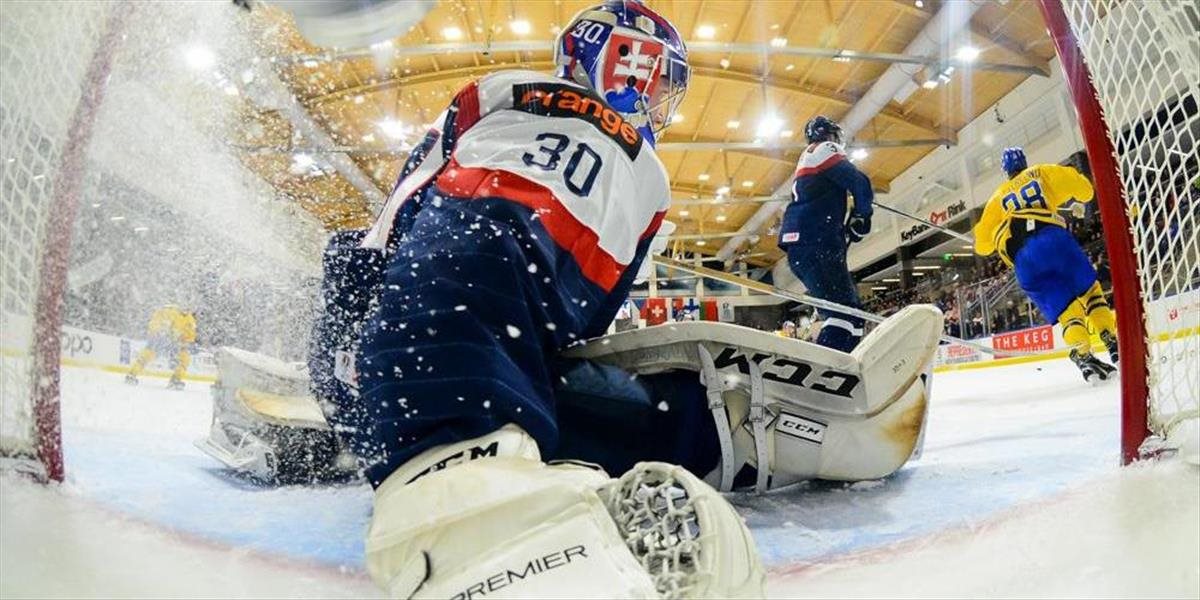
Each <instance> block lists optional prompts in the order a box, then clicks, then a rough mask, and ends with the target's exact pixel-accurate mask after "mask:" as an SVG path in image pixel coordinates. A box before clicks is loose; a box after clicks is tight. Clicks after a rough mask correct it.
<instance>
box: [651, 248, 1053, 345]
mask: <svg viewBox="0 0 1200 600" xmlns="http://www.w3.org/2000/svg"><path fill="white" fill-rule="evenodd" d="M654 262H655V263H658V264H660V265H662V266H664V267H670V268H672V269H679V270H680V271H687V272H688V273H692V274H695V275H700V276H703V277H707V278H709V279H716V280H717V281H724V282H725V283H730V284H733V285H737V286H741V287H744V288H746V289H748V290H754V291H756V292H762V293H764V294H769V295H772V296H776V297H778V298H784V299H787V300H791V301H793V302H799V303H801V304H807V305H809V306H815V307H817V308H823V309H825V310H832V311H837V312H840V313H844V314H848V315H854V316H856V317H859V318H861V319H863V320H865V321H870V322H872V323H882V322H884V321H885V320H886V317H881V316H879V315H877V314H875V313H873V312H867V311H865V310H862V309H860V308H852V307H849V306H845V305H842V304H838V303H837V302H830V301H829V300H822V299H820V298H814V297H812V296H809V295H808V294H799V293H796V292H789V291H787V290H785V289H782V288H777V287H775V286H773V285H770V284H767V283H763V282H761V281H754V280H753V279H748V278H745V277H738V276H737V275H730V274H729V273H725V272H724V271H718V270H716V269H710V268H708V267H700V266H696V265H689V264H687V263H685V262H682V261H678V260H675V259H673V258H669V257H666V256H655V257H654ZM941 339H942V340H945V341H947V342H953V343H955V344H961V345H963V346H966V347H968V348H972V349H974V350H978V351H980V352H983V353H985V354H991V355H993V356H996V357H1006V356H1032V355H1036V354H1049V353H1050V352H1054V350H1033V351H1030V350H996V349H995V348H991V347H988V346H985V345H983V344H980V343H977V342H972V341H970V340H964V339H962V338H957V337H954V336H952V335H942V338H941Z"/></svg>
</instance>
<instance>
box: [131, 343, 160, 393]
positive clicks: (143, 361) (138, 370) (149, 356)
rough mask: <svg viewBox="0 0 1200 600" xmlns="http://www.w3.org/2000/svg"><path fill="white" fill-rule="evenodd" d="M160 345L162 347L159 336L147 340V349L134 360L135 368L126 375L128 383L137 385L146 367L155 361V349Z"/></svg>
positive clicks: (132, 367)
mask: <svg viewBox="0 0 1200 600" xmlns="http://www.w3.org/2000/svg"><path fill="white" fill-rule="evenodd" d="M159 345H161V342H159V341H158V338H157V336H154V337H151V338H150V339H149V340H147V342H146V347H145V348H142V350H141V352H138V355H137V357H136V358H134V359H133V366H131V367H130V368H129V373H127V374H126V375H125V382H126V383H137V381H138V377H139V376H141V374H142V371H144V370H145V369H146V365H148V364H150V361H152V360H154V356H155V348H156V347H157V346H159Z"/></svg>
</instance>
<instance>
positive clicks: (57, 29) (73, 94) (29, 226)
mask: <svg viewBox="0 0 1200 600" xmlns="http://www.w3.org/2000/svg"><path fill="white" fill-rule="evenodd" d="M111 6H112V5H111V4H107V3H87V2H60V3H46V4H34V3H28V2H14V3H6V4H5V7H4V10H3V12H4V17H3V19H0V355H2V358H0V454H8V455H12V454H32V453H33V451H34V448H35V444H36V442H35V439H34V438H35V435H34V418H33V415H32V397H33V386H34V385H35V383H36V379H37V378H36V377H35V376H34V374H33V355H32V343H33V325H34V318H35V315H36V309H37V307H36V306H35V304H36V297H37V293H38V282H39V267H40V264H39V262H40V258H41V257H42V256H43V254H44V252H43V249H44V243H45V237H46V230H47V223H48V219H49V217H50V214H49V211H48V207H49V205H50V199H51V198H52V197H54V196H53V195H54V193H55V191H56V190H55V189H54V188H55V184H56V182H57V181H58V177H57V172H56V169H57V167H58V162H59V158H60V156H61V153H62V151H63V147H64V145H65V144H66V143H67V141H68V139H69V138H70V136H71V132H70V131H69V129H70V121H71V116H72V114H74V112H75V107H76V105H77V104H78V103H79V101H80V97H81V93H82V91H83V85H84V79H85V74H86V72H87V69H88V65H89V64H90V61H91V59H92V55H93V53H94V51H95V49H96V47H97V45H98V42H99V40H100V37H101V30H102V29H103V27H104V26H105V21H106V13H107V12H108V11H109V9H110V8H111ZM42 376H43V377H52V376H54V375H53V373H49V374H42Z"/></svg>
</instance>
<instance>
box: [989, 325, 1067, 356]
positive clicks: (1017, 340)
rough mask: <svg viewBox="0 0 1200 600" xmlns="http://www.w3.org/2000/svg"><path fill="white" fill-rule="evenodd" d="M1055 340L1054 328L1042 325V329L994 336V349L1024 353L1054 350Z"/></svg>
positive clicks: (1033, 328) (1022, 330) (1036, 328)
mask: <svg viewBox="0 0 1200 600" xmlns="http://www.w3.org/2000/svg"><path fill="white" fill-rule="evenodd" d="M1054 338H1055V336H1054V327H1053V326H1051V325H1042V326H1040V327H1032V328H1030V329H1021V330H1019V331H1011V332H1008V333H998V334H996V335H993V336H992V347H993V348H995V349H997V350H1018V351H1022V352H1028V351H1036V350H1053V349H1054V347H1055V343H1054V342H1055V339H1054Z"/></svg>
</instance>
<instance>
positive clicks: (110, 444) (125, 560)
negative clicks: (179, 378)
mask: <svg viewBox="0 0 1200 600" xmlns="http://www.w3.org/2000/svg"><path fill="white" fill-rule="evenodd" d="M163 383H164V382H163V381H160V380H153V379H148V380H146V381H145V382H144V383H143V384H142V386H140V387H136V388H131V387H127V386H125V385H124V384H123V383H122V382H121V378H120V376H119V375H114V374H110V373H103V372H98V371H88V370H73V369H68V370H67V371H66V372H65V374H64V401H63V419H64V442H65V446H66V459H67V470H68V479H67V481H66V482H65V483H64V484H62V485H61V486H57V487H51V488H45V487H42V486H38V485H34V484H31V483H29V482H26V481H23V480H18V479H14V478H11V477H10V478H5V479H3V480H0V489H2V493H0V596H3V597H14V596H256V597H262V596H270V597H278V596H310V597H313V596H315V597H333V596H355V597H362V596H369V595H373V594H375V593H376V592H375V590H374V588H373V587H372V586H371V584H370V582H369V580H368V579H367V578H366V575H365V574H364V573H363V569H362V536H363V528H364V527H365V524H366V520H367V518H368V514H369V510H370V493H369V491H368V490H367V489H366V488H365V487H363V486H357V485H348V486H337V487H326V488H310V487H289V488H282V489H265V488H259V487H255V486H252V485H248V484H246V483H244V482H241V481H239V480H237V479H236V478H231V477H229V476H228V475H227V474H226V473H224V472H223V471H222V470H221V469H219V468H218V465H217V464H216V463H215V462H213V461H212V460H210V459H208V457H206V456H204V455H203V454H201V453H200V452H199V451H198V450H196V449H195V448H194V447H193V446H192V441H193V440H194V439H195V438H198V437H200V436H202V435H204V434H205V432H206V430H207V427H208V420H209V418H210V400H209V396H208V390H207V386H206V385H201V384H192V385H191V386H190V387H189V389H187V390H185V391H183V392H168V391H166V390H164V389H163V388H162V385H163ZM1117 395H1118V393H1117V387H1116V385H1115V384H1109V385H1106V386H1102V387H1099V388H1090V387H1087V386H1086V385H1084V384H1083V382H1082V381H1081V380H1080V379H1079V376H1078V374H1077V373H1076V372H1075V370H1074V367H1073V366H1072V365H1070V363H1068V362H1066V361H1054V362H1040V363H1029V364H1025V365H1014V366H1009V367H1000V368H992V369H980V370H972V371H961V372H948V373H939V374H937V375H936V376H935V379H934V394H933V399H932V401H931V413H930V421H929V428H928V432H927V437H926V445H925V453H924V455H923V457H922V458H921V459H920V460H918V461H915V462H913V463H910V464H909V465H907V466H906V467H905V468H904V469H903V470H902V471H901V472H899V473H897V474H896V475H895V476H893V477H890V478H888V479H886V480H883V481H878V482H862V483H858V484H855V485H850V486H847V485H841V484H819V485H805V486H800V487H798V488H793V489H787V490H780V491H778V492H775V493H771V494H768V495H766V496H762V497H756V496H750V495H739V496H735V497H734V498H733V500H734V503H735V504H736V505H737V506H738V507H739V509H740V510H741V511H742V513H743V514H744V515H745V516H746V518H747V522H748V523H749V524H750V525H751V528H752V529H753V530H754V534H755V538H756V540H757V541H758V544H759V548H760V550H761V552H762V555H763V558H764V561H765V562H766V563H767V565H768V568H769V569H770V573H771V593H772V595H775V596H889V597H892V596H1013V595H1019V596H1043V597H1046V596H1164V597H1167V596H1173V597H1191V598H1196V597H1197V596H1200V471H1198V470H1197V469H1196V468H1195V467H1194V466H1191V465H1187V464H1180V463H1175V462H1163V463H1155V464H1148V465H1144V466H1139V467H1135V468H1124V469H1122V468H1119V467H1117V431H1118V421H1119V419H1118V406H1117Z"/></svg>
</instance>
